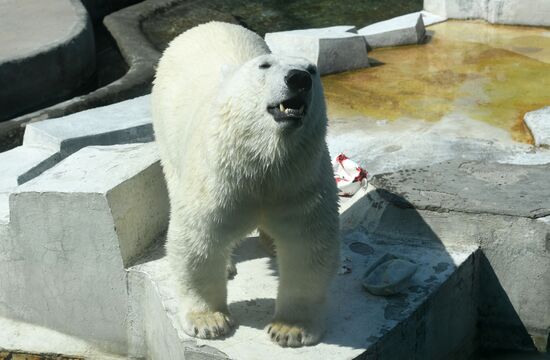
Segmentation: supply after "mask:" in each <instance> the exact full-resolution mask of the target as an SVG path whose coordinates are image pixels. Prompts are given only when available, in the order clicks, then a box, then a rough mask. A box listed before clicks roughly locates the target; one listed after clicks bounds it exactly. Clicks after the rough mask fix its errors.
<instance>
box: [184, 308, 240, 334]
mask: <svg viewBox="0 0 550 360" xmlns="http://www.w3.org/2000/svg"><path fill="white" fill-rule="evenodd" d="M234 326H235V322H234V321H233V319H232V317H231V315H229V314H227V313H223V312H220V311H216V312H191V313H188V314H187V315H186V316H185V319H184V324H183V330H184V331H185V333H186V334H187V335H189V336H193V337H197V338H201V339H217V338H222V337H225V336H227V335H229V333H230V332H231V330H232V329H233V327H234Z"/></svg>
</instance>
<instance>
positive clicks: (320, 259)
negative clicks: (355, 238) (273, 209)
mask: <svg viewBox="0 0 550 360" xmlns="http://www.w3.org/2000/svg"><path fill="white" fill-rule="evenodd" d="M287 215H290V216H275V217H274V219H277V220H276V221H270V225H272V226H270V228H271V229H269V230H267V231H268V232H269V234H270V235H271V236H272V237H273V238H274V241H275V248H276V253H277V255H276V256H277V261H278V265H279V289H278V294H277V301H276V305H275V315H274V318H273V321H272V322H271V323H270V324H269V325H268V326H267V328H266V330H267V332H268V334H269V336H270V338H271V340H272V341H274V342H276V343H277V344H279V345H281V346H290V347H299V346H303V345H314V344H316V343H318V342H319V341H320V339H321V337H322V335H323V333H324V330H325V305H326V298H327V291H328V287H329V286H330V282H331V279H332V278H333V275H334V274H335V272H336V268H337V264H338V260H339V241H338V213H337V211H334V210H332V211H331V210H330V209H325V210H324V211H321V212H320V213H317V212H313V213H312V214H311V216H310V217H309V218H304V217H303V215H302V216H301V217H300V216H293V215H292V214H287Z"/></svg>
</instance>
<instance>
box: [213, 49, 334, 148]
mask: <svg viewBox="0 0 550 360" xmlns="http://www.w3.org/2000/svg"><path fill="white" fill-rule="evenodd" d="M224 73H225V74H224ZM221 78H222V82H221V85H220V93H219V98H218V101H219V102H220V106H221V110H222V112H223V114H222V118H223V119H224V121H225V122H226V124H225V125H226V126H229V127H232V128H233V133H234V132H235V131H236V132H238V133H241V135H242V136H247V137H248V138H250V137H256V138H263V139H265V140H266V141H269V139H275V138H276V139H278V140H281V139H284V140H286V141H298V140H300V139H303V138H305V137H310V138H324V136H325V134H326V126H327V119H326V110H325V101H324V96H323V89H322V85H321V79H320V77H319V74H318V71H317V68H316V66H315V65H314V64H312V63H311V62H309V61H308V60H306V59H303V58H297V57H288V56H278V55H274V54H266V55H261V56H258V57H255V58H253V59H251V60H249V61H248V62H246V63H244V64H243V65H241V66H238V67H236V68H234V69H225V70H222V77H221Z"/></svg>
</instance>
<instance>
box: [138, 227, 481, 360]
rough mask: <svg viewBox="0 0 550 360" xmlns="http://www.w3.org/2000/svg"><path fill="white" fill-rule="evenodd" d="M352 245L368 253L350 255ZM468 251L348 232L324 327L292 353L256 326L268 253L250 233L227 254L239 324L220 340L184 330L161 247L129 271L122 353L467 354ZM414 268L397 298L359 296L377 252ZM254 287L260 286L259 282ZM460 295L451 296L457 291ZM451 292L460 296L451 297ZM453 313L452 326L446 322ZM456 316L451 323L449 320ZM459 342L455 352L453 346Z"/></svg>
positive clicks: (269, 297) (470, 325)
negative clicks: (321, 334)
mask: <svg viewBox="0 0 550 360" xmlns="http://www.w3.org/2000/svg"><path fill="white" fill-rule="evenodd" d="M358 242H360V243H361V244H363V247H364V248H368V249H369V253H368V254H365V253H364V252H363V253H360V252H354V251H353V250H352V249H356V248H357V247H356V246H350V245H351V244H357V243H358ZM475 249H476V247H465V248H461V249H455V250H450V249H447V250H443V249H441V248H418V247H410V246H406V245H404V244H403V243H401V244H388V243H384V242H383V241H380V239H375V238H369V237H368V236H367V235H365V234H364V233H362V232H353V233H348V234H347V236H345V237H344V240H343V243H342V252H343V253H342V256H343V261H344V262H345V263H346V264H347V265H351V267H352V272H351V273H349V274H345V275H340V276H337V278H336V279H335V281H334V284H333V287H332V289H331V297H332V298H331V305H330V310H329V318H328V328H329V330H328V332H327V334H326V336H325V338H324V339H323V341H322V342H321V343H320V344H318V345H316V346H313V347H306V348H300V349H290V348H281V347H278V346H277V345H274V344H273V343H271V341H270V340H269V338H268V336H267V335H266V334H265V332H264V330H263V328H264V327H265V326H266V325H267V324H268V322H269V320H270V317H271V316H272V314H273V308H274V299H275V296H276V289H277V270H276V264H275V262H276V261H275V259H273V258H270V257H269V256H268V255H267V254H265V252H264V251H263V250H262V248H261V247H260V246H259V244H258V242H257V241H256V239H255V238H249V239H248V240H246V241H245V242H244V243H243V245H242V246H241V247H240V248H239V249H238V250H237V252H236V254H237V255H236V260H237V271H238V274H237V276H236V277H235V279H233V280H230V281H229V298H228V299H229V300H228V301H229V308H230V311H232V313H233V314H234V315H235V317H236V318H237V320H238V322H239V323H240V326H239V327H238V328H237V329H236V331H235V333H234V334H233V335H231V336H229V337H227V338H226V339H224V340H196V339H193V338H190V337H189V336H187V335H185V334H184V333H183V332H182V330H181V327H180V325H179V324H178V321H177V320H176V313H177V311H178V310H179V309H178V307H179V302H178V299H177V297H176V295H175V293H174V286H173V284H172V283H171V280H170V277H169V269H168V268H167V263H166V260H165V258H164V257H163V256H164V254H163V252H162V248H159V249H157V252H156V254H153V256H152V259H151V257H150V258H148V259H146V260H144V261H143V263H141V264H140V265H137V266H134V267H132V268H131V269H130V270H129V291H130V297H131V298H132V299H133V300H136V301H135V302H134V303H133V304H132V306H131V309H130V316H129V318H130V319H137V321H135V322H131V329H130V340H129V342H130V354H129V355H130V356H136V357H147V358H153V359H154V358H160V357H162V358H166V359H180V358H187V357H191V356H197V358H201V359H228V358H230V359H258V358H262V359H319V358H321V357H324V358H328V359H351V358H356V357H361V356H367V357H368V356H372V357H373V358H385V359H386V358H387V359H390V358H406V357H407V356H410V354H411V353H415V354H417V355H418V358H449V357H448V356H450V354H453V353H454V352H455V351H461V352H462V353H463V354H467V353H468V352H470V351H471V350H473V346H472V344H473V339H474V336H475V318H476V315H475V313H476V305H475V299H476V286H474V283H473V282H472V279H473V273H474V269H475V260H474V257H472V255H471V254H472V253H473V252H474V251H475ZM387 252H389V253H392V254H395V255H397V256H400V257H403V258H406V259H410V260H411V261H414V262H415V263H417V264H418V265H419V267H420V268H419V271H418V272H417V273H416V274H415V275H414V277H413V279H412V281H411V283H410V284H409V285H410V286H409V287H408V289H407V290H406V291H405V293H404V294H400V295H397V296H394V297H378V296H374V295H371V294H369V293H367V292H366V291H365V290H364V289H363V288H362V286H361V278H362V276H363V273H364V272H365V270H366V269H367V268H368V266H369V265H370V264H371V263H372V262H373V261H375V260H376V258H377V256H380V255H381V254H383V253H387ZM259 284H261V286H260V285H259ZM459 293H460V295H458V294H459ZM459 298H460V301H456V300H457V299H459ZM445 319H449V322H450V321H451V320H450V319H453V320H452V322H453V326H452V327H449V326H447V320H445ZM459 319H460V320H459ZM459 345H460V350H459Z"/></svg>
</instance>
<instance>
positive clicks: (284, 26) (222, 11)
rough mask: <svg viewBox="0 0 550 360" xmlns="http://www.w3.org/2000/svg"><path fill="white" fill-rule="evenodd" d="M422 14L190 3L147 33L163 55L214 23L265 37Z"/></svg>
mask: <svg viewBox="0 0 550 360" xmlns="http://www.w3.org/2000/svg"><path fill="white" fill-rule="evenodd" d="M421 9H422V0H361V1H357V0H338V1H333V0H206V1H203V0H198V1H197V0H191V1H185V2H182V3H180V4H178V5H176V6H174V7H172V8H169V9H167V10H166V11H164V12H162V13H159V14H157V15H155V16H153V17H151V18H149V19H145V21H144V22H143V23H142V28H143V31H144V32H145V34H146V35H147V37H148V38H149V40H150V41H151V42H152V43H153V44H154V45H155V47H157V48H158V49H160V50H162V49H164V48H165V47H166V45H167V44H168V42H169V41H170V40H172V39H173V38H174V37H175V36H176V35H178V34H180V33H181V32H183V31H185V30H187V29H189V28H191V27H193V26H195V25H198V24H201V23H203V22H207V21H210V20H218V21H226V22H234V23H238V24H241V25H244V26H245V27H247V28H249V29H251V30H253V31H255V32H257V33H258V34H260V35H262V36H263V35H264V34H265V33H266V32H273V31H283V30H292V29H306V28H311V27H325V26H333V25H355V26H357V27H358V28H359V27H363V26H366V25H369V24H372V23H374V22H377V21H382V20H386V19H389V18H392V17H395V16H399V15H402V14H407V13H410V12H414V11H419V10H421Z"/></svg>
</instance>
